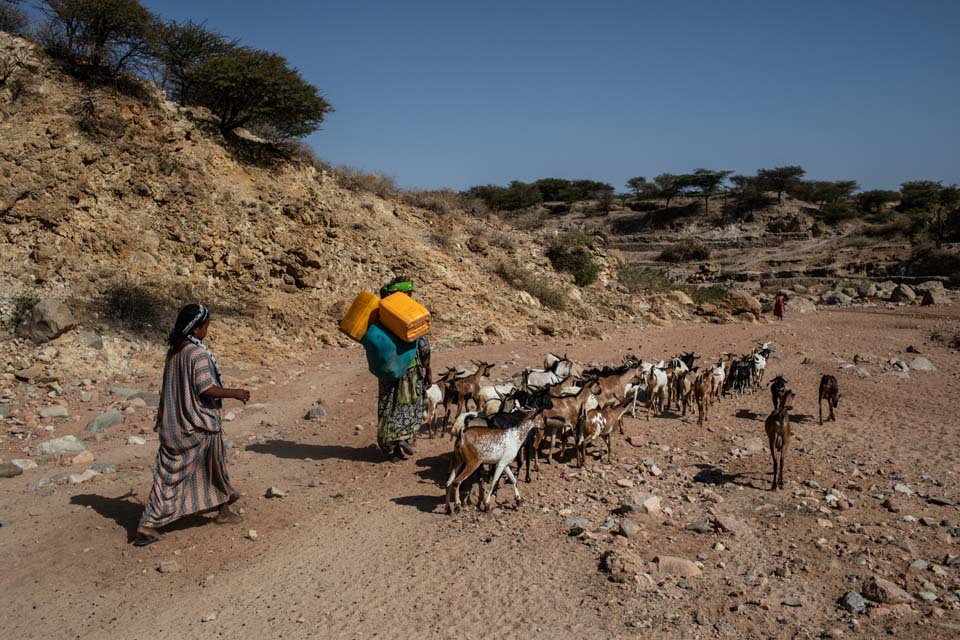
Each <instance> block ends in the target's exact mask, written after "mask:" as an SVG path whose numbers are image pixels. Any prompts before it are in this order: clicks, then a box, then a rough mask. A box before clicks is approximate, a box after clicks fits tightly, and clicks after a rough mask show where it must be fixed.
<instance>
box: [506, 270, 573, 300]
mask: <svg viewBox="0 0 960 640" xmlns="http://www.w3.org/2000/svg"><path fill="white" fill-rule="evenodd" d="M496 273H497V275H498V276H500V277H501V278H503V280H504V281H505V282H506V283H507V284H509V285H510V286H511V287H513V288H514V289H518V290H520V291H526V292H527V293H529V294H530V295H532V296H533V297H534V298H536V299H537V300H539V301H540V303H541V304H542V305H543V306H545V307H549V308H551V309H564V308H566V306H567V296H566V294H565V293H564V292H563V290H562V289H560V288H558V287H554V286H553V285H551V284H550V283H549V282H547V281H546V279H544V278H543V277H542V276H537V275H536V274H535V273H532V272H530V271H528V270H527V269H526V268H524V267H523V266H522V265H520V264H519V263H517V262H501V263H500V264H498V265H497V269H496Z"/></svg>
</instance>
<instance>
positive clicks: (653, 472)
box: [647, 464, 663, 478]
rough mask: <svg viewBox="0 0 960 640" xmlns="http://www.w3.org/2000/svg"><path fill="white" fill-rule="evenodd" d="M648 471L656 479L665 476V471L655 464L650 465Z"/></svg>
mask: <svg viewBox="0 0 960 640" xmlns="http://www.w3.org/2000/svg"><path fill="white" fill-rule="evenodd" d="M647 471H649V472H650V475H652V476H653V477H654V478H659V477H660V476H662V475H663V471H661V470H660V467H658V466H657V465H655V464H652V465H650V467H649V468H648V469H647Z"/></svg>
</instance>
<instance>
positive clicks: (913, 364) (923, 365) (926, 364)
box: [910, 356, 937, 371]
mask: <svg viewBox="0 0 960 640" xmlns="http://www.w3.org/2000/svg"><path fill="white" fill-rule="evenodd" d="M910 368H911V369H913V370H914V371H936V370H937V368H936V367H935V366H933V363H932V362H930V361H929V360H927V359H926V358H924V357H923V356H917V357H916V358H914V359H913V360H911V361H910Z"/></svg>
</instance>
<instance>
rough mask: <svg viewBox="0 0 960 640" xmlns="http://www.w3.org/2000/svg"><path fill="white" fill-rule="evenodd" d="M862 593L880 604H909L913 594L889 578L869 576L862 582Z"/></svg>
mask: <svg viewBox="0 0 960 640" xmlns="http://www.w3.org/2000/svg"><path fill="white" fill-rule="evenodd" d="M861 592H862V593H863V595H864V596H865V597H866V598H868V599H870V600H873V601H874V602H879V603H880V604H910V603H911V602H913V596H911V595H910V594H909V593H907V592H906V591H904V590H903V589H901V588H900V587H898V586H897V585H895V584H893V583H892V582H890V581H889V580H884V579H883V578H878V577H877V576H871V577H870V578H868V579H867V581H866V582H865V583H864V584H863V589H861Z"/></svg>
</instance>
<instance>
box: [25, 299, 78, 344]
mask: <svg viewBox="0 0 960 640" xmlns="http://www.w3.org/2000/svg"><path fill="white" fill-rule="evenodd" d="M76 324H77V321H76V320H75V319H74V318H73V314H72V313H70V309H69V308H67V305H65V304H63V303H62V302H60V301H59V300H51V299H46V300H41V301H40V302H38V303H37V304H35V305H34V307H33V309H31V310H30V313H29V314H28V315H27V317H26V318H24V319H23V321H22V322H21V323H20V325H19V326H18V327H17V335H19V336H20V337H22V338H29V339H30V340H33V341H34V342H36V343H37V344H40V343H43V342H48V341H50V340H53V339H54V338H56V337H58V336H61V335H63V334H64V333H66V332H67V331H69V330H70V329H72V328H73V327H74V326H76Z"/></svg>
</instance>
